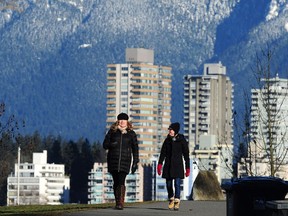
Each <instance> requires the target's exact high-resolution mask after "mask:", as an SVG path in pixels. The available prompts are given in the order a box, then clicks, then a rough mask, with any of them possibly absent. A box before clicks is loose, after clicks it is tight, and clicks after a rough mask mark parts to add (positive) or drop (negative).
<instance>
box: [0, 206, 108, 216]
mask: <svg viewBox="0 0 288 216" xmlns="http://www.w3.org/2000/svg"><path fill="white" fill-rule="evenodd" d="M113 206H114V204H113V203H108V204H89V205H88V204H65V205H25V206H1V207H0V215H1V216H6V215H10V216H18V215H19V216H20V215H37V216H56V215H57V216H60V215H61V214H62V213H68V212H75V211H81V210H88V209H96V208H108V207H113Z"/></svg>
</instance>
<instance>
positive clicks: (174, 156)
mask: <svg viewBox="0 0 288 216" xmlns="http://www.w3.org/2000/svg"><path fill="white" fill-rule="evenodd" d="M183 158H184V161H185V169H187V168H190V159H189V146H188V142H187V141H186V139H185V137H184V136H183V135H182V134H178V135H177V136H176V137H175V138H174V139H172V137H171V136H169V135H168V136H167V138H166V139H165V140H164V142H163V145H162V148H161V153H160V157H159V160H158V164H163V162H164V166H163V174H162V177H163V178H166V179H170V178H181V179H184V165H183Z"/></svg>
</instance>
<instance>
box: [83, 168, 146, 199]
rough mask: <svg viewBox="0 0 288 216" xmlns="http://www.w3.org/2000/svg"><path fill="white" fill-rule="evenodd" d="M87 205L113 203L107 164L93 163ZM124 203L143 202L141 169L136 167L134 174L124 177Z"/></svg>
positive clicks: (110, 178)
mask: <svg viewBox="0 0 288 216" xmlns="http://www.w3.org/2000/svg"><path fill="white" fill-rule="evenodd" d="M88 179H89V182H88V186H89V189H88V194H89V195H88V200H89V201H88V204H98V203H111V202H115V197H114V190H113V179H112V175H111V174H110V173H108V168H107V163H94V166H93V169H92V170H91V172H89V177H88ZM125 185H126V195H125V202H142V201H143V167H142V166H141V165H139V166H138V169H137V170H136V172H135V174H129V175H127V177H126V183H125Z"/></svg>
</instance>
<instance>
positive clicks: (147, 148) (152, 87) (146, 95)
mask: <svg viewBox="0 0 288 216" xmlns="http://www.w3.org/2000/svg"><path fill="white" fill-rule="evenodd" d="M107 68H108V69H107V121H106V123H107V129H108V128H109V127H110V126H111V124H113V123H114V122H115V120H116V117H117V115H118V114H119V113H121V112H124V113H127V114H128V115H129V116H130V119H129V120H131V122H132V123H133V126H134V130H135V132H136V133H137V135H138V142H139V158H140V162H141V163H146V164H147V163H151V158H152V157H153V155H155V154H156V153H158V152H159V150H160V148H161V145H162V142H163V140H164V139H165V137H166V135H167V128H168V127H169V125H170V119H171V76H172V74H171V70H172V69H171V67H168V66H158V65H154V51H153V50H149V49H143V48H127V49H126V63H122V64H108V65H107Z"/></svg>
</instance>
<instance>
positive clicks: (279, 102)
mask: <svg viewBox="0 0 288 216" xmlns="http://www.w3.org/2000/svg"><path fill="white" fill-rule="evenodd" d="M261 81H262V83H263V87H262V88H258V89H257V88H255V89H252V90H251V102H252V106H251V110H252V112H251V134H250V136H251V143H250V151H248V160H247V159H246V161H248V162H249V163H250V164H251V165H248V164H243V163H242V165H240V164H239V168H238V169H239V171H238V173H239V175H247V172H246V171H245V169H246V168H245V166H249V168H248V169H249V171H250V173H249V174H250V175H257V176H270V175H271V169H270V168H271V167H270V163H273V164H274V166H275V168H277V167H278V166H279V165H280V166H279V170H277V172H276V174H275V176H276V177H280V178H283V179H285V180H288V174H287V169H288V150H287V149H288V134H287V128H288V124H287V122H288V79H281V78H279V77H278V75H277V76H276V77H273V78H270V79H265V78H264V79H262V80H261ZM269 143H271V144H272V145H271V147H272V148H273V156H274V161H273V162H271V161H270V159H271V157H269V154H270V152H269V149H270V146H269ZM243 161H244V160H243ZM249 174H248V175H249Z"/></svg>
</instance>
